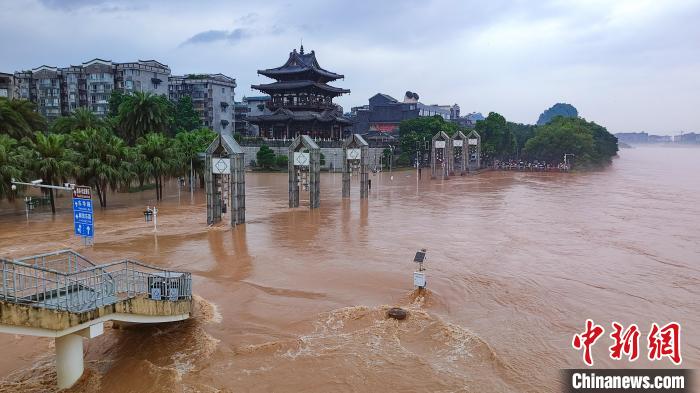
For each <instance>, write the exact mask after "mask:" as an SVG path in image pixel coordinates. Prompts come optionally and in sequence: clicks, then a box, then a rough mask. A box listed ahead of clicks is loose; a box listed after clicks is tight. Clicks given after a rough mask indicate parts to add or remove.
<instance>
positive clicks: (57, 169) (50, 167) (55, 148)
mask: <svg viewBox="0 0 700 393" xmlns="http://www.w3.org/2000/svg"><path fill="white" fill-rule="evenodd" d="M66 138H67V136H66V135H62V134H48V135H46V134H43V133H41V132H37V133H36V134H35V137H34V140H33V141H32V140H29V139H25V140H26V141H27V143H28V145H29V148H30V149H31V150H32V153H33V162H32V167H33V172H34V173H35V174H36V175H37V176H40V177H41V179H42V180H44V184H49V185H53V184H56V183H57V182H58V181H60V180H62V179H66V178H68V177H70V176H72V175H73V174H74V173H75V169H76V165H75V163H74V162H75V157H74V154H73V151H72V150H70V149H68V148H67V147H66ZM49 198H50V201H51V212H52V213H54V214H55V213H56V202H55V200H54V192H53V189H52V188H50V189H49Z"/></svg>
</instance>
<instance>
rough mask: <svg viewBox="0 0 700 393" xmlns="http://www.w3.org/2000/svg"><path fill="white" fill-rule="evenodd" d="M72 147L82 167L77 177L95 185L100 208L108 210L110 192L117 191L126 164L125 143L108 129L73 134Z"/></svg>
mask: <svg viewBox="0 0 700 393" xmlns="http://www.w3.org/2000/svg"><path fill="white" fill-rule="evenodd" d="M70 146H71V147H72V148H73V150H74V151H75V152H76V159H77V162H78V164H79V168H78V169H77V171H76V174H77V176H76V178H77V180H78V181H79V182H81V183H82V184H88V185H91V186H95V189H96V190H97V197H98V199H99V201H100V206H101V207H107V191H108V188H109V189H111V190H112V191H114V190H116V189H117V187H118V186H119V183H120V181H121V180H122V176H123V172H122V168H123V166H124V162H126V145H125V143H124V141H123V140H122V139H121V138H119V137H117V136H116V135H114V134H112V133H111V132H110V131H109V130H107V129H104V128H100V129H87V130H79V131H74V132H73V133H71V134H70Z"/></svg>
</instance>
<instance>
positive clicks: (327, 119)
mask: <svg viewBox="0 0 700 393" xmlns="http://www.w3.org/2000/svg"><path fill="white" fill-rule="evenodd" d="M248 120H249V121H251V122H260V121H265V122H286V121H290V120H291V121H302V122H303V121H317V122H320V123H341V124H345V125H350V124H352V122H351V121H350V120H348V119H347V118H345V117H343V116H340V115H339V114H338V112H337V110H325V111H323V112H316V111H292V110H289V109H286V108H279V109H277V110H275V111H274V112H272V113H269V114H265V115H260V116H250V117H249V118H248Z"/></svg>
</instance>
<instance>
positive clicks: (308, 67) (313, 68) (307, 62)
mask: <svg viewBox="0 0 700 393" xmlns="http://www.w3.org/2000/svg"><path fill="white" fill-rule="evenodd" d="M258 74H260V75H265V76H267V77H269V78H272V79H276V80H289V79H311V80H316V81H319V82H330V81H334V80H336V79H341V78H344V77H345V76H343V75H341V74H336V73H335V72H331V71H328V70H325V69H323V68H322V67H321V66H320V65H319V64H318V60H316V53H315V52H314V51H311V53H308V54H305V53H304V46H302V47H301V49H300V51H299V52H297V50H296V49H294V50H293V51H291V52H290V53H289V59H287V62H286V63H284V65H282V66H280V67H277V68H268V69H266V70H258ZM304 74H307V75H304ZM304 76H307V78H304Z"/></svg>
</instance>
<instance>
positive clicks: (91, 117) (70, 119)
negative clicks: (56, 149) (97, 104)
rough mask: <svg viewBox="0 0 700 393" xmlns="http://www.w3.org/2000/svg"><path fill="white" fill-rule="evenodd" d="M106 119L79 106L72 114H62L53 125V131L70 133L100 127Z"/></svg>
mask: <svg viewBox="0 0 700 393" xmlns="http://www.w3.org/2000/svg"><path fill="white" fill-rule="evenodd" d="M104 125H105V123H104V121H102V119H100V118H99V117H97V115H95V114H94V113H92V112H91V111H90V110H89V109H87V108H78V109H76V110H75V112H73V113H72V114H71V115H70V116H62V117H59V118H58V119H56V121H55V122H54V123H53V124H52V125H51V131H52V132H56V133H59V134H68V133H70V132H72V131H75V130H87V129H91V128H100V127H103V126H104Z"/></svg>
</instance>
